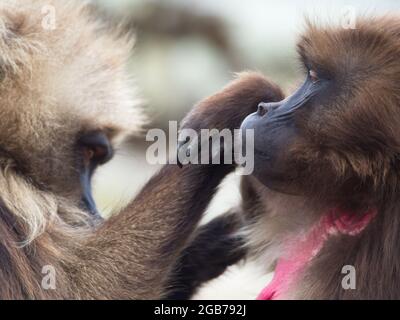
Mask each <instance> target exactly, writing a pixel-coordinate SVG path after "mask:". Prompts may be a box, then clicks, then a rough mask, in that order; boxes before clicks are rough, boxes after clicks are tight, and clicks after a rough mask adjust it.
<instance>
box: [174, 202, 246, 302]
mask: <svg viewBox="0 0 400 320" xmlns="http://www.w3.org/2000/svg"><path fill="white" fill-rule="evenodd" d="M243 225H244V221H243V215H242V213H241V212H240V210H239V209H237V210H231V211H229V212H227V213H225V214H223V215H221V216H219V217H217V218H215V219H213V220H212V221H211V222H209V223H207V224H205V225H203V226H201V227H200V228H199V229H198V230H196V232H195V236H194V238H193V241H191V243H190V245H189V246H188V247H187V248H186V249H185V250H184V251H183V253H182V255H181V257H180V259H179V261H178V263H177V264H176V268H175V272H174V273H173V276H172V278H171V281H170V283H169V287H168V291H169V292H168V295H167V297H166V298H167V299H170V300H187V299H190V298H191V297H192V296H193V295H194V294H195V293H196V291H197V289H199V287H200V286H201V285H202V284H204V283H205V282H207V281H210V280H212V279H214V278H217V277H218V276H220V275H221V274H223V273H224V272H225V270H226V269H227V268H228V267H229V266H231V265H233V264H235V263H237V262H239V261H240V260H242V259H243V258H245V256H246V251H247V250H246V248H245V247H244V243H245V242H244V238H243V236H241V235H240V234H239V230H240V228H241V227H242V226H243Z"/></svg>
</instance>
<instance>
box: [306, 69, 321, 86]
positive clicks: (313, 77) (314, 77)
mask: <svg viewBox="0 0 400 320" xmlns="http://www.w3.org/2000/svg"><path fill="white" fill-rule="evenodd" d="M308 74H309V75H310V79H311V81H312V83H317V82H318V81H319V77H318V73H317V72H316V71H314V70H310V71H308Z"/></svg>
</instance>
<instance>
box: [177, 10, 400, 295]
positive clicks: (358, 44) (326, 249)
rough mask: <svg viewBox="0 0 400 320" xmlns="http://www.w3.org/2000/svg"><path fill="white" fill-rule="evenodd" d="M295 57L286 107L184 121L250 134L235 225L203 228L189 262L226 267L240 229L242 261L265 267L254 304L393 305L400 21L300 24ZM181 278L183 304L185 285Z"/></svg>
mask: <svg viewBox="0 0 400 320" xmlns="http://www.w3.org/2000/svg"><path fill="white" fill-rule="evenodd" d="M298 52H299V55H300V60H301V63H302V65H303V66H304V70H305V72H304V73H305V81H304V83H303V85H301V86H300V88H299V89H298V90H297V91H295V92H294V93H293V94H292V95H290V96H288V97H287V98H286V99H284V100H282V101H280V102H277V103H271V101H264V102H263V103H260V104H259V106H258V110H256V109H254V106H253V105H252V103H251V102H252V100H250V103H247V101H246V99H248V97H245V98H244V99H243V100H241V101H235V105H236V106H238V107H237V108H236V109H235V108H232V107H234V105H232V104H231V102H230V101H229V100H227V101H228V103H225V104H224V103H211V104H209V105H207V104H206V105H205V104H200V105H199V106H197V107H195V108H194V109H193V111H192V112H191V113H190V114H189V115H188V116H187V118H186V120H185V121H184V127H188V128H194V129H198V128H219V129H221V128H230V129H233V128H237V127H238V126H239V125H240V124H241V127H242V128H243V129H254V135H255V153H254V156H255V158H254V172H253V174H252V176H249V177H244V178H243V179H242V196H243V201H242V204H241V207H240V208H239V209H238V212H237V214H236V218H235V220H236V221H239V223H236V226H233V227H231V229H230V231H226V232H225V231H224V232H221V233H219V234H217V235H216V234H215V232H214V230H228V229H227V228H226V226H227V222H228V221H232V220H233V219H232V217H235V213H234V212H231V213H230V215H228V216H227V218H223V217H221V218H219V222H215V223H217V224H218V225H215V224H214V226H213V228H212V229H210V230H211V232H210V233H208V234H207V230H203V235H202V237H203V239H208V240H203V245H202V246H201V249H200V247H199V250H198V254H197V258H196V260H195V261H197V264H198V265H202V266H203V267H204V266H205V265H206V262H207V261H210V259H209V257H210V254H209V253H211V255H213V253H218V254H217V255H216V259H218V260H219V261H223V260H224V254H225V255H227V256H226V257H225V259H226V261H229V259H230V258H231V257H232V256H230V252H233V251H234V248H235V245H234V243H233V242H231V243H226V242H224V239H225V237H226V235H227V234H229V232H231V233H234V231H232V228H233V229H235V228H238V226H239V228H240V225H242V226H244V229H242V230H241V232H238V237H239V238H240V237H241V238H242V239H241V240H240V239H239V240H238V241H239V243H240V242H242V243H244V244H246V245H244V247H245V248H247V251H248V253H247V254H248V255H249V256H252V257H254V256H255V257H257V258H259V259H260V260H261V261H262V263H263V264H264V266H265V270H268V269H269V268H271V267H274V268H275V275H274V279H273V281H272V282H271V283H270V284H269V285H268V286H267V287H266V288H265V289H264V290H263V291H262V292H261V293H260V295H259V299H288V298H295V299H299V298H301V299H400V255H399V253H400V246H399V244H400V157H399V155H400V86H399V83H400V19H399V16H385V17H371V18H366V17H364V18H360V19H358V20H357V23H356V28H355V29H345V28H342V27H340V26H318V25H316V24H314V23H310V22H308V23H307V30H306V32H305V33H304V35H303V36H302V37H301V38H300V41H299V44H298ZM248 85H249V88H250V87H251V84H249V83H248ZM257 87H258V88H260V87H261V86H260V85H259V84H257V83H255V82H254V83H253V89H251V90H254V92H256V91H255V90H256V88H257ZM266 89H268V88H266ZM272 89H273V87H272V86H270V88H269V89H268V90H272ZM273 90H274V91H273V92H275V93H276V94H277V93H278V91H277V89H273ZM269 92H270V93H272V92H271V91H269ZM238 216H239V217H240V218H237V217H238ZM240 219H242V223H240ZM224 228H225V229H224ZM216 244H220V247H219V248H218V247H216ZM207 245H208V246H209V249H208V250H207ZM241 250H243V248H242V249H241ZM207 251H208V252H209V253H208V252H207ZM239 257H240V255H238V256H236V258H239ZM192 259H193V260H194V258H192ZM234 261H235V259H233V260H232V261H231V262H234ZM192 269H195V267H192ZM187 272H188V273H190V274H193V273H194V271H192V270H191V269H190V268H188V269H187ZM207 272H208V273H209V274H211V272H212V271H211V270H210V269H208V270H207ZM216 274H218V272H216ZM181 276H184V278H183V280H182V286H185V285H186V289H187V291H186V294H188V295H190V293H192V292H193V290H194V289H195V287H196V286H195V285H193V286H191V284H196V281H195V279H192V278H190V277H189V278H188V277H187V276H185V275H181ZM181 294H182V291H181V292H180V293H178V294H176V295H175V297H182V295H181Z"/></svg>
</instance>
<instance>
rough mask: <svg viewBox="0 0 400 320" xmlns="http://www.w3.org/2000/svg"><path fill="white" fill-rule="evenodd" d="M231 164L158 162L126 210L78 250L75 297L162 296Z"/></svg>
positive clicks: (140, 297)
mask: <svg viewBox="0 0 400 320" xmlns="http://www.w3.org/2000/svg"><path fill="white" fill-rule="evenodd" d="M233 169H234V167H233V166H229V165H219V166H216V165H188V166H185V167H183V168H179V167H178V166H176V165H166V166H164V167H163V168H162V169H161V171H160V172H159V173H158V174H156V175H155V176H154V177H153V178H152V179H151V180H150V181H149V182H148V183H147V184H146V186H145V187H144V188H143V189H142V191H141V192H140V194H139V195H138V196H137V197H136V199H135V200H134V201H133V202H132V203H130V204H129V205H128V206H127V208H126V209H124V210H123V211H122V212H121V213H120V214H118V215H116V216H114V217H112V218H111V219H110V220H109V221H107V222H105V224H104V225H103V226H102V227H101V228H100V229H99V230H98V231H97V232H96V233H95V234H94V235H93V236H92V237H90V238H89V239H88V241H87V242H86V243H85V244H84V245H83V246H82V247H81V248H80V249H78V254H79V255H80V257H79V258H78V260H79V259H82V261H83V262H82V261H81V262H80V263H79V264H78V266H76V267H75V268H76V269H75V272H74V273H75V275H76V276H77V277H78V279H76V280H75V281H79V285H77V290H82V291H80V292H79V294H80V296H81V297H83V298H92V297H96V298H97V297H100V298H115V297H117V298H131V299H156V298H161V297H163V295H164V288H165V286H166V283H167V281H168V279H169V276H170V273H171V271H172V270H173V268H174V266H175V264H174V263H175V262H176V261H177V260H178V257H179V255H180V253H181V251H182V250H183V249H184V247H185V245H186V242H187V240H188V237H189V236H190V235H191V233H192V232H193V230H194V228H195V227H196V225H197V223H198V222H199V220H200V218H201V216H202V213H203V212H204V210H205V209H206V207H207V205H208V203H209V201H210V200H211V198H212V196H213V194H214V193H215V189H216V187H217V186H218V184H219V183H220V181H221V180H222V179H223V178H224V177H225V176H226V175H227V174H228V173H229V172H231V171H232V170H233ZM94 277H97V278H98V279H94ZM89 283H90V284H91V286H90V287H86V284H89ZM93 283H97V284H98V285H99V286H104V287H101V288H100V287H99V288H98V287H93Z"/></svg>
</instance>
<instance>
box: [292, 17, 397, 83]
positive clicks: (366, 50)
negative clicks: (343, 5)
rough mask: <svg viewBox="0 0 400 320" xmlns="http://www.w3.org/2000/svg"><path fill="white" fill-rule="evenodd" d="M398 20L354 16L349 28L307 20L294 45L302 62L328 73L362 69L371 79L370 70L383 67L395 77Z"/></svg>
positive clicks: (371, 73)
mask: <svg viewBox="0 0 400 320" xmlns="http://www.w3.org/2000/svg"><path fill="white" fill-rule="evenodd" d="M399 18H400V16H394V15H393V16H383V17H382V16H380V17H358V18H355V20H354V23H353V24H351V25H350V24H348V25H347V24H346V25H343V24H341V23H338V24H336V25H331V24H330V25H321V24H319V23H314V22H311V21H310V20H307V22H306V30H305V32H304V34H303V35H302V37H301V38H300V40H299V42H298V51H299V54H300V55H301V57H302V58H303V60H305V61H307V62H310V61H311V63H312V64H315V65H317V66H322V67H323V68H324V69H328V71H332V72H334V71H337V70H342V71H345V72H347V71H352V72H357V71H358V70H360V71H363V70H364V71H368V72H369V76H371V75H373V71H376V70H379V69H380V70H383V68H385V70H386V71H390V72H391V73H392V75H394V74H397V77H399V76H398V74H399V73H398V71H400V64H399V63H398V61H399V58H400V19H399ZM374 68H376V70H375V69H374ZM371 71H372V72H371Z"/></svg>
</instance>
